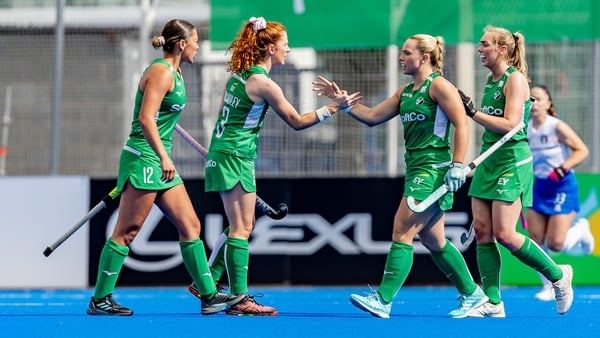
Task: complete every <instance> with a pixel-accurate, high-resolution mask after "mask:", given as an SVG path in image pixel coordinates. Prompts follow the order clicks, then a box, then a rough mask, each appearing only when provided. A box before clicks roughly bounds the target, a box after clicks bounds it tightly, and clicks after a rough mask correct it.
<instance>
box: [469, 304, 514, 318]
mask: <svg viewBox="0 0 600 338" xmlns="http://www.w3.org/2000/svg"><path fill="white" fill-rule="evenodd" d="M469 317H480V318H482V317H489V318H504V317H506V313H505V312H504V302H500V303H498V304H492V303H490V302H487V303H484V304H483V305H481V306H479V307H476V308H475V309H473V310H472V311H471V312H470V313H469Z"/></svg>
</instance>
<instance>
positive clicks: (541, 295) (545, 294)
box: [535, 278, 555, 302]
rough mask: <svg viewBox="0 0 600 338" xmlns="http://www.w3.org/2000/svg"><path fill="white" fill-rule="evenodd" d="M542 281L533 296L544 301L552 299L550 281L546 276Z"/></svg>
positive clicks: (552, 292) (552, 289)
mask: <svg viewBox="0 0 600 338" xmlns="http://www.w3.org/2000/svg"><path fill="white" fill-rule="evenodd" d="M543 283H544V285H543V286H542V289H541V290H540V291H539V292H538V293H536V294H535V298H536V299H537V300H541V301H544V302H549V301H551V300H554V299H555V297H554V288H553V287H552V283H550V282H549V281H548V280H547V279H546V278H544V282H543Z"/></svg>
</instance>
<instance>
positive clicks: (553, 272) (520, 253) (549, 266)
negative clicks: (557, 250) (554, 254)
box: [511, 237, 562, 282]
mask: <svg viewBox="0 0 600 338" xmlns="http://www.w3.org/2000/svg"><path fill="white" fill-rule="evenodd" d="M511 254H512V255H513V256H515V257H517V258H518V259H519V260H520V261H521V262H523V263H525V264H526V265H528V266H530V267H532V268H534V269H536V270H537V271H538V272H539V273H541V274H542V275H544V277H546V278H547V279H548V280H549V281H551V282H556V281H557V280H559V279H561V278H562V270H561V269H560V268H559V267H558V266H557V265H556V263H554V261H552V258H550V256H548V254H546V253H545V252H544V250H542V248H540V247H539V246H538V245H537V244H535V242H534V241H532V240H531V239H530V238H529V237H525V243H523V246H522V247H521V249H519V250H517V251H515V252H511Z"/></svg>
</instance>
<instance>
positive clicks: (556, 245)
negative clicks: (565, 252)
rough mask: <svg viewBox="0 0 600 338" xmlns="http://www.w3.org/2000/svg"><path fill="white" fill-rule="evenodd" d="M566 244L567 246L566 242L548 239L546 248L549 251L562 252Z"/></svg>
mask: <svg viewBox="0 0 600 338" xmlns="http://www.w3.org/2000/svg"><path fill="white" fill-rule="evenodd" d="M564 244H565V243H564V242H560V241H556V240H551V239H548V241H547V242H546V246H547V247H548V249H550V250H552V251H556V252H560V251H562V249H563V246H564Z"/></svg>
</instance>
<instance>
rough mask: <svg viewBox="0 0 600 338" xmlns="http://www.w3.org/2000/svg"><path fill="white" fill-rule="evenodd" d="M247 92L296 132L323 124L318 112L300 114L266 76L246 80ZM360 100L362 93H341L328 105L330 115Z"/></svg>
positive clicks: (256, 76)
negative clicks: (266, 104)
mask: <svg viewBox="0 0 600 338" xmlns="http://www.w3.org/2000/svg"><path fill="white" fill-rule="evenodd" d="M338 91H339V88H338ZM246 92H247V93H248V96H250V98H251V99H252V100H253V101H254V102H257V103H261V102H264V101H266V102H267V103H268V104H269V105H270V106H271V108H272V109H273V110H274V111H275V112H276V113H277V114H278V115H279V116H280V117H281V118H282V119H283V120H284V121H285V122H286V123H287V124H288V125H289V126H290V127H292V128H294V129H295V130H302V129H305V128H308V127H310V126H313V125H315V124H317V123H319V122H321V120H320V119H319V116H318V114H317V113H316V111H315V112H310V113H306V114H299V113H298V111H297V110H296V108H294V106H292V105H291V104H290V102H289V101H288V100H287V99H286V98H285V95H284V94H283V90H281V87H279V85H278V84H277V83H275V82H274V81H273V80H271V79H269V78H267V77H266V76H264V75H253V76H250V78H248V80H246ZM360 98H361V97H360V93H354V94H352V95H343V94H342V93H341V91H339V93H337V94H335V95H334V96H333V97H332V98H331V99H332V100H331V103H329V104H328V105H327V110H328V112H329V113H330V114H335V112H336V111H338V110H340V109H342V108H343V107H346V106H348V105H352V104H355V103H356V101H358V100H359V99H360Z"/></svg>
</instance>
